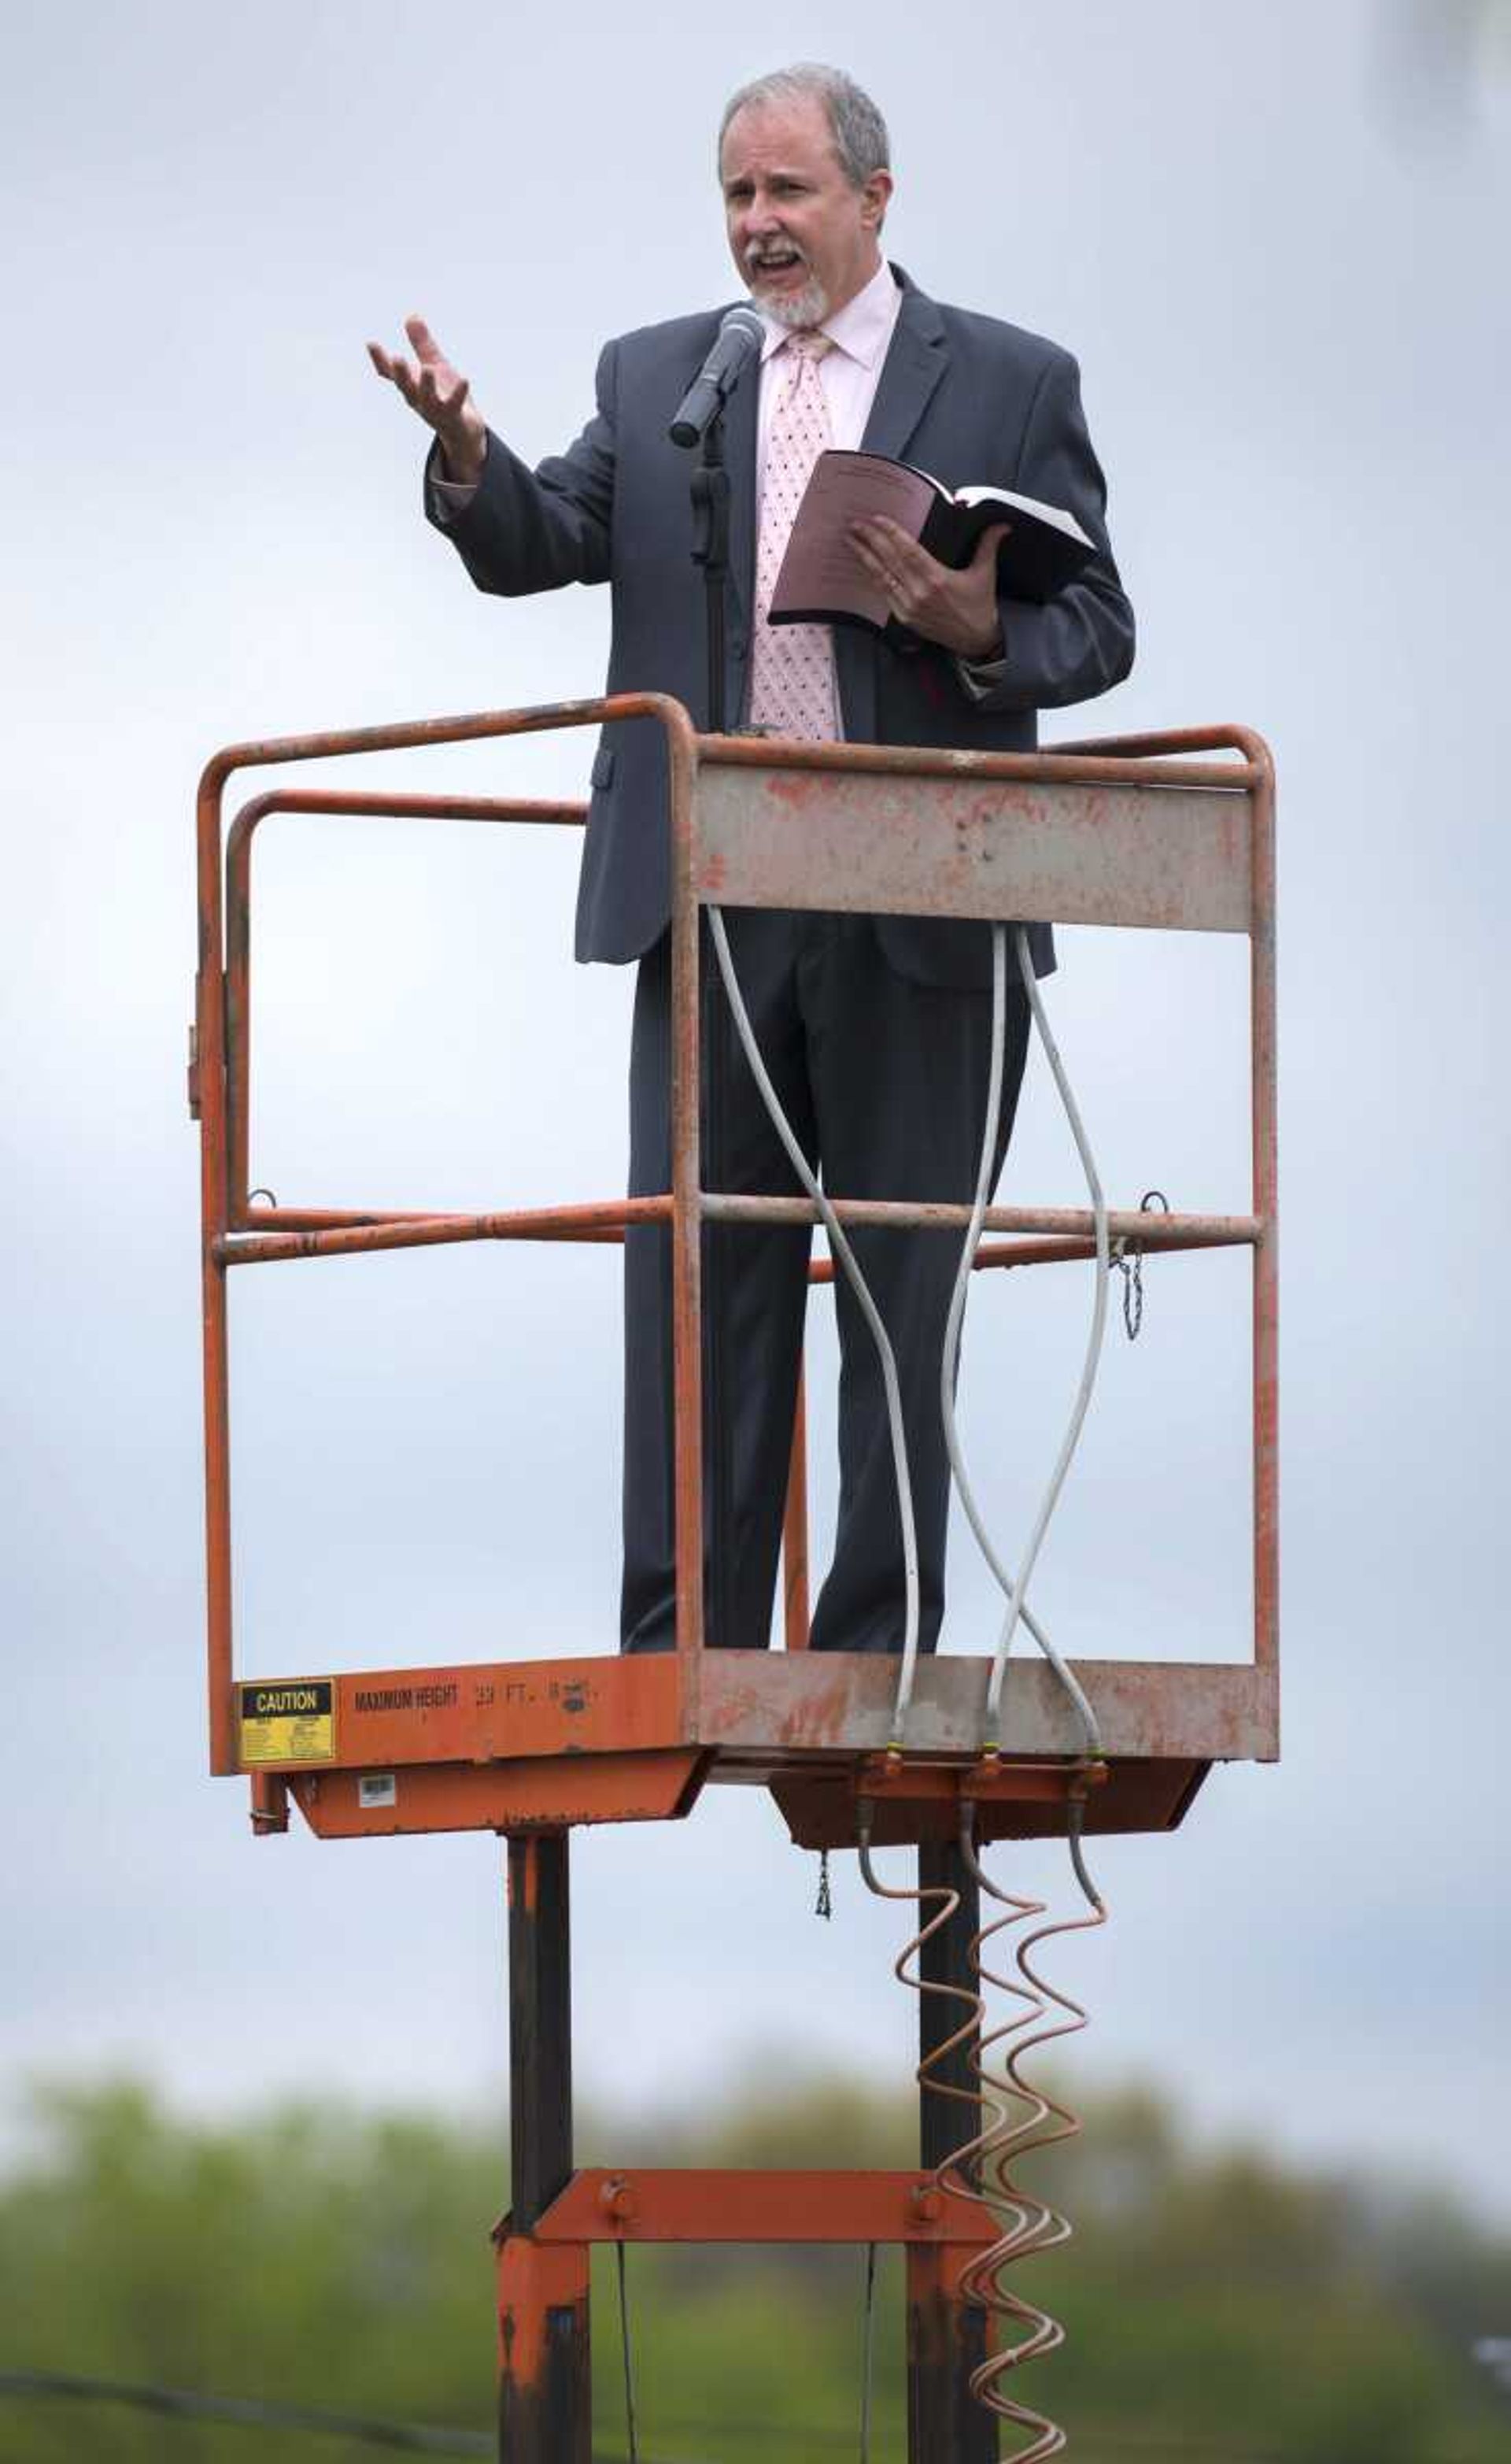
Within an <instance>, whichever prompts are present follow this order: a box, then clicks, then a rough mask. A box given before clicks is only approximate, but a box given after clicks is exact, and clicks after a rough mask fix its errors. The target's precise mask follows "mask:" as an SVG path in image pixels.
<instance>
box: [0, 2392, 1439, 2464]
mask: <svg viewBox="0 0 1511 2464" xmlns="http://www.w3.org/2000/svg"><path fill="white" fill-rule="evenodd" d="M4 2396H15V2397H17V2398H20V2399H21V2400H23V2401H25V2400H27V2399H29V2398H38V2399H42V2400H48V2401H51V2400H55V2399H60V2400H63V2401H66V2402H67V2401H71V2402H75V2403H82V2404H120V2405H128V2406H130V2407H132V2408H133V2409H135V2410H137V2411H139V2412H155V2413H159V2414H162V2415H164V2416H165V2417H168V2418H172V2419H177V2420H181V2421H223V2422H226V2423H228V2424H230V2426H231V2427H232V2428H234V2429H238V2430H293V2431H304V2432H305V2433H306V2434H307V2435H308V2436H309V2437H311V2438H345V2439H353V2440H356V2441H358V2442H359V2443H361V2444H365V2445H367V2446H369V2447H386V2448H388V2449H390V2450H391V2451H397V2452H400V2453H405V2454H410V2455H486V2456H488V2457H489V2458H490V2459H493V2458H496V2456H497V2453H498V2442H497V2439H496V2437H495V2436H494V2435H493V2432H492V2431H482V2430H441V2429H432V2428H430V2427H428V2426H427V2424H425V2423H423V2422H406V2421H372V2420H368V2419H366V2418H365V2417H364V2416H362V2415H361V2414H355V2413H344V2412H324V2411H319V2410H317V2409H315V2408H313V2407H311V2406H309V2405H292V2404H267V2403H264V2402H262V2401H261V2400H260V2399H259V2398H257V2397H252V2396H233V2395H202V2394H197V2393H195V2392H193V2391H192V2390H190V2389H187V2388H185V2387H150V2386H139V2385H136V2384H134V2383H132V2382H129V2381H125V2380H121V2379H90V2378H80V2377H78V2376H77V2375H76V2374H74V2373H73V2372H70V2371H64V2370H0V2397H4ZM684 2433H687V2434H689V2435H690V2436H692V2437H696V2438H701V2437H704V2436H709V2435H712V2436H716V2437H717V2438H718V2439H719V2440H720V2442H721V2443H722V2442H723V2441H725V2440H727V2439H730V2438H736V2439H749V2438H762V2437H765V2438H772V2439H777V2438H780V2439H784V2440H786V2441H787V2443H788V2445H789V2448H790V2447H792V2446H794V2445H795V2444H796V2443H797V2441H798V2438H799V2433H798V2432H797V2431H794V2430H793V2428H792V2426H791V2425H790V2424H789V2423H781V2422H758V2421H742V2422H709V2421H698V2422H682V2423H674V2422H668V2423H667V2424H666V2425H665V2426H664V2431H663V2434H664V2435H665V2436H668V2437H672V2438H680V2437H681V2436H682V2435H683V2434H684ZM1079 2437H1080V2440H1081V2442H1082V2444H1083V2445H1084V2447H1085V2449H1086V2453H1087V2459H1088V2464H1095V2459H1096V2458H1097V2457H1098V2456H1099V2455H1104V2454H1105V2455H1128V2456H1136V2455H1152V2454H1154V2453H1159V2454H1160V2455H1162V2456H1165V2457H1173V2456H1183V2457H1187V2458H1189V2459H1190V2464H1286V2459H1285V2457H1284V2455H1283V2454H1282V2453H1281V2450H1279V2449H1278V2448H1272V2447H1247V2446H1238V2447H1236V2446H1232V2445H1227V2444H1224V2443H1222V2442H1221V2441H1219V2440H1216V2439H1207V2438H1203V2437H1201V2436H1200V2435H1199V2434H1197V2435H1195V2436H1186V2437H1182V2436H1181V2435H1180V2434H1179V2433H1178V2432H1177V2433H1175V2434H1174V2435H1173V2436H1172V2435H1170V2434H1168V2433H1166V2432H1163V2431H1151V2432H1148V2433H1144V2434H1141V2433H1140V2432H1139V2431H1096V2430H1085V2429H1083V2430H1082V2431H1080V2433H1079ZM801 2446H802V2451H803V2452H804V2453H812V2452H814V2451H815V2450H816V2449H818V2448H823V2449H827V2450H832V2451H833V2452H835V2453H839V2452H840V2451H841V2450H842V2449H843V2451H844V2452H845V2453H854V2446H853V2438H852V2434H851V2433H850V2432H848V2431H840V2430H835V2431H816V2432H811V2433H810V2432H804V2433H802V2434H801ZM597 2464H627V2458H626V2457H625V2456H624V2454H623V2453H620V2452H619V2451H610V2452H606V2453H605V2452H604V2451H602V2449H601V2450H600V2451H599V2453H598V2456H597ZM640 2464H657V2459H656V2458H655V2457H653V2456H646V2455H643V2456H642V2457H641V2460H640ZM661 2464H670V2459H669V2458H663V2459H661ZM676 2464H702V2459H700V2458H698V2457H696V2456H692V2455H688V2454H683V2455H680V2456H679V2457H678V2458H677V2459H676ZM1441 2464H1472V2459H1471V2458H1470V2457H1468V2456H1467V2455H1461V2456H1457V2457H1455V2456H1444V2457H1443V2458H1442V2459H1441Z"/></svg>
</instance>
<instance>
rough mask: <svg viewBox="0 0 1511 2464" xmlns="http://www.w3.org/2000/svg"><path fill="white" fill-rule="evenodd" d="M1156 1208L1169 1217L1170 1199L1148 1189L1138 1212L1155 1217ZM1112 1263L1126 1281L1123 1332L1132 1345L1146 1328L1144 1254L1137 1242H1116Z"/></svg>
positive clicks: (1160, 1191) (1113, 1247) (1161, 1193)
mask: <svg viewBox="0 0 1511 2464" xmlns="http://www.w3.org/2000/svg"><path fill="white" fill-rule="evenodd" d="M1156 1209H1157V1210H1158V1211H1159V1212H1160V1213H1161V1214H1163V1215H1168V1214H1169V1213H1170V1199H1168V1198H1167V1197H1166V1195H1165V1193H1164V1191H1163V1190H1162V1189H1146V1191H1145V1192H1144V1195H1143V1197H1142V1198H1141V1199H1139V1202H1138V1211H1139V1213H1140V1214H1141V1215H1152V1214H1153V1213H1154V1212H1155V1211H1156ZM1112 1264H1113V1265H1114V1267H1115V1268H1116V1269H1117V1272H1118V1273H1119V1274H1120V1275H1121V1276H1122V1278H1123V1331H1124V1332H1125V1334H1126V1335H1127V1336H1128V1341H1129V1343H1137V1341H1138V1339H1139V1335H1140V1333H1141V1331H1142V1330H1143V1325H1144V1252H1143V1250H1142V1249H1141V1247H1140V1246H1139V1244H1138V1243H1137V1242H1136V1241H1126V1240H1125V1241H1114V1243H1112Z"/></svg>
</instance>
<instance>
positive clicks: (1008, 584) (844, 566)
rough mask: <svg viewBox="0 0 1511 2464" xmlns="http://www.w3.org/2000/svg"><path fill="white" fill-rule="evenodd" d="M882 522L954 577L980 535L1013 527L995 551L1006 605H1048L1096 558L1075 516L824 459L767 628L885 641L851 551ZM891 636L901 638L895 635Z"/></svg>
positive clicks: (851, 456) (876, 460) (849, 459)
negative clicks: (861, 526) (862, 532)
mask: <svg viewBox="0 0 1511 2464" xmlns="http://www.w3.org/2000/svg"><path fill="white" fill-rule="evenodd" d="M876 514H885V515H886V516H887V518H888V519H889V520H891V521H894V522H896V523H897V525H898V527H899V529H901V530H905V531H907V532H909V534H910V535H911V537H912V538H914V539H917V540H919V541H920V543H921V544H922V545H923V546H924V547H926V548H927V549H928V550H929V553H930V555H931V556H934V557H937V558H938V560H939V561H940V563H941V564H948V565H953V566H954V567H956V568H958V567H960V566H962V565H966V564H969V563H970V561H971V559H972V557H973V556H974V553H975V545H976V541H977V539H979V538H980V536H981V533H982V532H983V531H984V530H989V529H990V528H991V526H992V524H993V523H994V522H1001V521H1005V522H1007V523H1009V524H1010V526H1011V527H1010V528H1009V530H1008V534H1007V537H1006V538H1005V539H1003V540H1002V542H1001V545H1000V547H999V548H998V550H997V563H996V570H997V587H998V589H999V590H1001V591H1003V592H1005V594H1006V595H1007V597H1008V598H1010V599H1035V600H1045V599H1051V598H1053V596H1054V594H1055V592H1056V591H1057V590H1062V589H1063V588H1064V586H1065V583H1067V582H1073V581H1074V579H1075V577H1076V575H1077V574H1078V573H1079V572H1080V571H1081V568H1082V566H1083V565H1084V564H1085V563H1086V562H1087V561H1088V560H1089V559H1090V558H1091V557H1093V556H1095V554H1096V542H1095V541H1094V540H1093V539H1087V537H1086V534H1085V532H1084V530H1083V529H1082V527H1081V524H1080V523H1079V522H1078V521H1077V520H1076V518H1075V517H1074V515H1073V514H1067V513H1064V512H1062V510H1061V508H1060V507H1059V506H1058V505H1041V504H1040V503H1039V502H1038V501H1037V500H1036V499H1035V498H1034V497H1033V496H1017V495H1013V494H1012V492H1011V491H1010V490H1009V489H1006V488H956V489H954V490H953V492H952V491H951V490H950V489H949V488H946V487H945V486H943V485H942V483H941V482H940V481H939V480H938V479H931V477H930V475H929V473H928V472H927V471H915V470H914V469H913V468H912V465H911V464H910V463H908V462H894V461H892V460H891V459H890V457H889V456H888V455H887V454H886V453H847V452H842V451H839V450H837V449H834V448H831V449H830V450H829V451H827V452H825V453H821V454H820V456H819V459H818V461H817V462H816V463H815V465H814V469H813V476H812V477H811V479H810V480H809V482H808V485H807V488H806V489H805V491H804V493H803V499H802V502H801V504H800V505H799V508H798V514H797V518H796V520H795V521H794V523H793V526H792V536H791V538H790V539H788V542H787V553H786V555H785V556H784V557H783V558H782V561H781V571H780V572H779V573H778V574H777V586H776V588H775V590H774V591H773V593H772V603H771V622H772V623H773V624H774V625H864V626H866V627H868V628H869V629H870V630H871V631H872V632H876V633H884V632H886V630H887V626H888V623H889V621H891V611H890V609H889V608H888V606H887V598H886V594H885V593H884V592H883V591H882V590H881V589H879V588H878V586H877V584H876V583H874V582H873V581H872V580H871V578H870V575H869V574H868V573H867V572H866V571H865V566H864V565H863V564H862V562H861V560H860V558H859V557H858V556H857V555H856V553H855V550H854V548H853V547H852V546H851V545H850V539H849V532H850V526H851V524H852V523H853V522H856V521H860V520H862V519H863V518H865V517H869V516H872V515H876ZM893 629H894V630H896V629H898V628H897V627H895V626H894V627H893Z"/></svg>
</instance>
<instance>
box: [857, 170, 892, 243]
mask: <svg viewBox="0 0 1511 2464" xmlns="http://www.w3.org/2000/svg"><path fill="white" fill-rule="evenodd" d="M891 193H892V175H891V173H890V171H873V172H872V173H871V176H870V178H869V179H868V180H867V181H866V183H865V187H863V188H862V190H861V218H862V220H863V221H864V222H865V226H866V228H867V230H869V231H880V230H881V228H882V225H883V223H884V222H885V221H886V219H887V205H888V203H889V201H890V198H891Z"/></svg>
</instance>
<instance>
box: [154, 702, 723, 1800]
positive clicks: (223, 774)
mask: <svg viewBox="0 0 1511 2464" xmlns="http://www.w3.org/2000/svg"><path fill="white" fill-rule="evenodd" d="M637 717H642V718H650V719H654V720H656V721H657V722H659V724H660V725H661V726H662V727H663V728H664V729H665V730H666V733H667V737H668V746H669V749H670V754H671V764H672V774H673V779H674V780H678V779H680V781H681V782H682V790H681V792H682V795H683V800H684V803H687V801H688V799H689V796H690V779H691V775H692V769H693V765H694V762H695V752H694V746H693V737H692V728H691V722H690V719H689V717H688V715H687V712H686V711H685V710H684V709H683V707H682V705H681V703H680V702H676V701H672V700H671V699H669V698H668V696H667V695H665V694H661V693H622V694H618V695H615V696H613V697H611V698H608V699H602V698H599V699H595V700H591V701H576V702H556V703H550V704H545V705H542V706H540V707H538V708H536V709H533V710H506V711H484V712H472V713H468V714H465V715H461V716H458V717H452V718H437V719H417V720H410V721H406V722H404V723H401V724H400V725H397V726H391V727H367V728H355V729H347V730H337V731H326V732H322V733H320V734H317V735H307V736H294V737H270V738H265V739H261V740H258V741H253V742H248V743H244V744H233V745H230V746H228V747H226V749H225V750H224V751H222V752H220V753H217V754H215V755H214V757H213V758H212V759H210V760H209V761H208V763H207V764H206V766H205V769H204V772H203V773H202V775H201V778H200V782H199V789H198V794H197V798H196V803H195V851H196V876H197V889H198V904H199V914H198V959H197V966H196V974H195V992H194V1028H193V1037H194V1041H193V1053H194V1070H193V1081H192V1087H191V1094H192V1096H193V1098H194V1100H195V1103H196V1106H197V1113H198V1119H199V1127H200V1217H201V1241H202V1266H201V1319H202V1334H201V1340H202V1350H203V1356H204V1375H205V1534H206V1589H207V1599H206V1625H207V1651H206V1659H207V1693H208V1717H209V1743H210V1769H211V1770H212V1771H231V1770H233V1769H234V1768H235V1763H234V1754H233V1742H234V1738H233V1732H234V1712H233V1698H232V1691H231V1688H232V1673H233V1664H234V1654H233V1641H232V1591H231V1529H230V1407H229V1362H228V1344H227V1318H226V1298H227V1296H226V1264H225V1249H224V1243H225V1241H226V1237H227V1234H228V1232H229V1231H230V1227H231V1221H232V1215H231V1199H232V1188H231V1173H230V1144H229V1129H230V1087H229V1073H228V1054H229V1050H230V1035H229V1021H228V1005H227V983H226V970H227V952H226V932H225V902H224V896H223V888H222V848H221V839H222V807H223V803H224V799H225V792H226V787H227V784H228V782H229V781H230V780H231V779H232V778H233V777H235V776H236V775H237V773H238V772H242V771H246V770H254V769H266V768H269V767H274V766H279V765H281V764H283V763H285V762H299V761H316V760H323V759H332V758H337V757H345V756H352V755H358V754H368V753H387V752H402V751H412V750H415V749H418V748H420V747H422V746H427V745H442V744H463V743H479V742H483V741H486V740H489V739H493V738H502V737H511V736H527V735H537V734H540V733H542V732H544V731H546V730H548V729H554V728H572V727H590V726H597V725H601V724H602V723H603V722H604V721H607V720H614V719H622V718H637Z"/></svg>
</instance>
